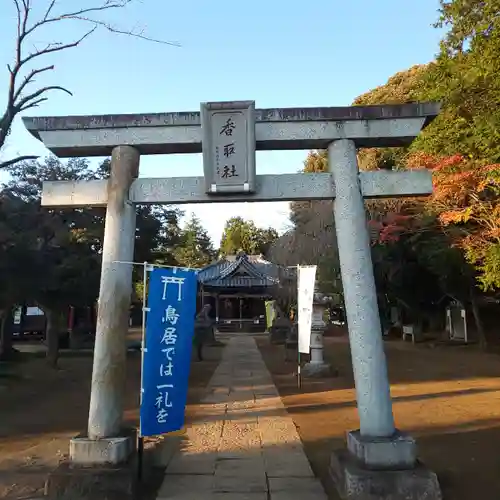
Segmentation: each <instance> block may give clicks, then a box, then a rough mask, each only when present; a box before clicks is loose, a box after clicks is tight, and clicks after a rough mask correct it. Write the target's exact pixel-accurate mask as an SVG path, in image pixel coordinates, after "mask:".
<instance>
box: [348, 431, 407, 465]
mask: <svg viewBox="0 0 500 500" xmlns="http://www.w3.org/2000/svg"><path fill="white" fill-rule="evenodd" d="M347 449H348V450H349V451H350V452H351V453H352V454H353V455H354V456H355V457H356V458H357V459H358V460H359V461H360V462H361V463H362V464H363V466H365V467H366V468H367V469H375V470H376V469H381V470H388V469H403V470H406V469H411V468H412V467H413V466H414V465H415V463H416V461H417V445H416V442H415V439H413V438H412V437H411V436H409V435H407V434H403V433H401V432H396V433H395V434H394V435H393V436H391V437H388V438H372V437H365V436H362V435H361V434H360V432H359V431H351V432H349V433H348V434H347Z"/></svg>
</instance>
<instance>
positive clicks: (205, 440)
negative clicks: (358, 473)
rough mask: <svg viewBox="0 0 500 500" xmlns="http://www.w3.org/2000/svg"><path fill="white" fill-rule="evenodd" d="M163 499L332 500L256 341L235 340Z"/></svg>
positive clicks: (174, 462)
mask: <svg viewBox="0 0 500 500" xmlns="http://www.w3.org/2000/svg"><path fill="white" fill-rule="evenodd" d="M185 438H186V439H184V441H183V442H182V443H181V445H180V448H179V450H178V451H177V452H176V453H175V454H174V455H173V457H172V458H171V460H170V462H169V463H168V466H167V469H166V474H165V479H164V481H163V484H162V486H161V488H160V491H159V494H158V497H157V498H158V500H166V499H175V500H188V499H189V500H197V499H200V500H201V499H203V500H219V499H221V500H223V499H225V500H285V499H287V500H299V499H300V500H312V499H314V500H327V497H326V495H325V493H324V490H323V487H322V485H321V483H320V482H319V480H318V479H316V478H315V477H314V474H313V473H312V470H311V467H310V465H309V462H308V460H307V458H306V456H305V454H304V450H303V447H302V443H301V441H300V438H299V436H298V434H297V431H296V429H295V425H294V424H293V422H292V419H291V418H290V417H289V415H288V413H287V411H286V409H285V407H284V406H283V403H282V401H281V398H280V397H279V395H278V391H277V390H276V387H275V385H274V384H273V382H272V379H271V375H270V374H269V372H268V370H267V368H266V366H265V364H264V361H263V360H262V357H261V355H260V352H259V350H258V349H257V346H256V344H255V341H254V339H253V338H251V337H232V338H230V340H229V342H228V344H227V346H226V348H225V350H224V353H223V356H222V360H221V363H220V365H219V366H218V368H217V370H216V371H215V373H214V375H213V376H212V379H211V380H210V382H209V384H208V387H207V395H206V397H205V398H204V400H203V402H202V407H201V410H200V412H199V413H198V414H197V415H196V418H195V421H194V422H193V424H192V425H191V427H189V428H188V429H187V434H186V436H185Z"/></svg>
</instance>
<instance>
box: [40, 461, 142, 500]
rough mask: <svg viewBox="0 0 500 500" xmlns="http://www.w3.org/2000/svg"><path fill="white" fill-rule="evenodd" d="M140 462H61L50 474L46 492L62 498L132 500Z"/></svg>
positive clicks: (64, 499) (69, 499) (52, 496)
mask: <svg viewBox="0 0 500 500" xmlns="http://www.w3.org/2000/svg"><path fill="white" fill-rule="evenodd" d="M136 483H137V463H136V462H135V461H134V460H131V461H129V462H127V463H126V464H120V465H95V466H83V465H74V464H72V463H71V462H64V463H62V464H60V465H59V466H58V467H57V468H56V469H55V470H54V471H52V472H51V473H50V474H49V477H48V478H47V481H46V483H45V496H46V497H48V498H57V499H59V500H133V499H134V498H135V492H136V486H137V484H136Z"/></svg>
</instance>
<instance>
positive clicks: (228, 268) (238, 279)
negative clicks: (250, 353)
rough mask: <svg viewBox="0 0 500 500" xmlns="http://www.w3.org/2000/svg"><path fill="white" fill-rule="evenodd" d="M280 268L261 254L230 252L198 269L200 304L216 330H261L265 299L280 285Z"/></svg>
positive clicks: (264, 323)
mask: <svg viewBox="0 0 500 500" xmlns="http://www.w3.org/2000/svg"><path fill="white" fill-rule="evenodd" d="M279 273H280V267H279V266H277V265H276V264H273V263H271V262H269V261H267V260H265V259H264V258H263V257H262V256H261V255H247V254H245V253H239V254H238V255H229V256H227V257H225V258H223V259H221V260H219V261H217V262H214V263H213V264H210V265H209V266H207V267H205V268H203V269H202V270H200V271H199V272H198V281H199V296H200V301H201V305H204V304H210V305H211V306H212V307H211V311H210V314H211V316H212V317H213V319H215V321H216V323H217V327H218V329H219V330H227V331H235V330H241V331H247V332H251V331H253V332H255V331H264V330H265V329H266V308H265V301H266V300H270V299H271V298H272V295H273V289H275V287H276V286H278V284H279Z"/></svg>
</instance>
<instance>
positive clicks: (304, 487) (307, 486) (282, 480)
mask: <svg viewBox="0 0 500 500" xmlns="http://www.w3.org/2000/svg"><path fill="white" fill-rule="evenodd" d="M269 491H270V492H271V495H272V494H273V493H276V492H278V491H284V492H291V491H292V492H296V493H303V494H309V495H313V494H314V495H317V496H318V497H320V496H321V495H324V493H325V492H324V490H323V486H321V483H320V482H319V479H316V478H313V477H300V478H298V477H273V478H269Z"/></svg>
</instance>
